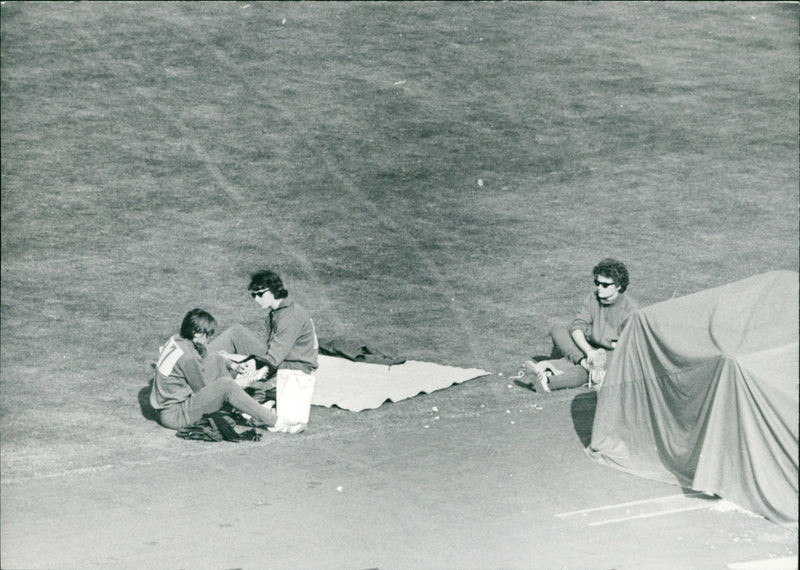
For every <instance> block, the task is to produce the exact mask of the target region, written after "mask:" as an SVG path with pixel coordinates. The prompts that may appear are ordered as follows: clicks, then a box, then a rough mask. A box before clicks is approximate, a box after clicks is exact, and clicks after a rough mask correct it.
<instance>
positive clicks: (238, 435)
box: [175, 412, 261, 443]
mask: <svg viewBox="0 0 800 570" xmlns="http://www.w3.org/2000/svg"><path fill="white" fill-rule="evenodd" d="M236 425H237V422H236V418H235V417H234V416H233V415H232V414H230V413H228V412H214V413H211V414H206V415H204V416H203V417H202V418H201V419H200V420H199V421H198V422H196V423H194V424H192V425H190V426H186V427H185V428H181V429H179V430H178V432H177V433H176V434H175V435H177V436H178V437H180V438H183V439H196V440H200V441H232V442H235V443H238V442H240V441H258V440H260V439H261V434H259V433H258V431H257V430H256V429H255V428H250V429H249V430H246V431H242V432H240V431H237V429H236Z"/></svg>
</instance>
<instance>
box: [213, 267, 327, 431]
mask: <svg viewBox="0 0 800 570" xmlns="http://www.w3.org/2000/svg"><path fill="white" fill-rule="evenodd" d="M247 289H248V291H249V293H250V296H251V297H252V299H253V300H254V301H255V302H256V304H257V305H258V306H259V307H260V308H261V309H263V310H265V311H267V312H268V316H267V323H266V324H267V337H266V339H264V338H263V337H261V336H259V335H257V334H256V333H254V332H252V331H251V330H249V329H247V328H246V327H244V326H242V325H239V324H237V325H233V326H232V327H230V328H228V329H226V330H225V331H223V332H222V333H221V334H220V335H219V336H217V338H215V339H214V340H213V341H212V342H211V343H210V344H209V345H208V351H209V358H208V362H207V364H206V367H207V368H208V369H210V370H212V371H213V372H212V373H226V372H227V373H228V374H231V375H234V374H237V373H239V372H240V371H241V368H240V366H239V363H238V362H239V361H240V360H241V359H242V358H244V357H248V356H252V357H253V358H254V359H255V360H256V362H257V363H258V365H259V366H261V367H262V370H263V369H266V370H267V375H266V382H267V383H269V384H273V383H274V386H275V389H276V410H277V413H278V421H277V423H276V425H275V426H274V427H273V428H271V429H270V431H278V432H286V433H300V432H301V431H303V430H305V429H306V427H307V425H308V418H309V413H310V406H311V404H310V402H311V395H312V394H313V390H314V384H315V378H314V371H315V370H316V369H317V368H318V366H319V363H318V352H319V342H318V341H317V334H316V331H315V330H314V322H313V320H312V319H311V316H310V315H309V313H308V311H307V310H306V309H305V308H304V307H302V306H301V305H300V304H298V303H297V302H295V301H294V299H293V298H291V297H289V291H288V290H287V289H286V288H285V287H284V285H283V281H282V280H281V278H280V277H279V276H278V275H277V274H276V273H275V272H274V271H271V270H268V269H265V270H262V271H257V272H255V273H253V274H252V275H251V276H250V284H249V285H248V287H247Z"/></svg>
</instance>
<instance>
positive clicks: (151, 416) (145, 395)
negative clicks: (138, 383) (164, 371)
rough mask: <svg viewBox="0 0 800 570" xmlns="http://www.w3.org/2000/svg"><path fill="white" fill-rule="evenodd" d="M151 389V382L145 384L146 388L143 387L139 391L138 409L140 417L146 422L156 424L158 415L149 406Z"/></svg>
mask: <svg viewBox="0 0 800 570" xmlns="http://www.w3.org/2000/svg"><path fill="white" fill-rule="evenodd" d="M152 389H153V383H152V381H150V382H148V383H147V386H144V387H143V388H142V389H141V390H139V409H140V410H141V411H142V417H144V418H145V419H147V420H150V421H153V422H156V421H158V413H157V412H156V410H155V409H154V408H153V406H151V405H150V392H151V391H152Z"/></svg>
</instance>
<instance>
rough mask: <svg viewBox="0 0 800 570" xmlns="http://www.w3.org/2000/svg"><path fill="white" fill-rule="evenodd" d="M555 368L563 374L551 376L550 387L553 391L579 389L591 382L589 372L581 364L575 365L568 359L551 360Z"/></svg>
mask: <svg viewBox="0 0 800 570" xmlns="http://www.w3.org/2000/svg"><path fill="white" fill-rule="evenodd" d="M549 362H551V363H552V364H553V366H554V367H555V368H557V369H558V370H561V371H563V372H564V373H563V374H558V375H553V376H550V381H549V382H548V384H547V385H548V386H549V387H550V389H551V390H561V389H563V388H577V387H579V386H583V385H584V384H586V383H587V382H589V371H588V370H586V369H585V368H584V367H583V366H581V365H580V364H573V363H572V361H570V360H569V359H568V358H560V359H559V360H550V361H549Z"/></svg>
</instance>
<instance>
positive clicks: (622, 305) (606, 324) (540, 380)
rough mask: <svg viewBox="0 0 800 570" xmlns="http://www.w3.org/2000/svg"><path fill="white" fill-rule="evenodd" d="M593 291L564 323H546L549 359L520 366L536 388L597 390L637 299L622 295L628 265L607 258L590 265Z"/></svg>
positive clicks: (556, 321) (623, 293)
mask: <svg viewBox="0 0 800 570" xmlns="http://www.w3.org/2000/svg"><path fill="white" fill-rule="evenodd" d="M592 275H593V276H594V290H593V291H592V292H591V293H589V295H588V296H587V297H586V298H585V299H584V301H583V304H582V305H581V308H580V311H578V314H577V315H576V316H575V318H574V319H573V320H572V322H571V323H570V324H569V325H568V324H567V323H565V322H562V321H558V320H551V321H550V322H549V323H548V328H549V332H550V337H551V338H552V340H553V352H552V355H551V356H552V358H554V359H558V360H543V361H541V362H536V361H534V360H528V361H526V362H525V363H524V364H523V365H522V366H523V370H524V374H525V375H530V377H531V380H532V383H533V386H532V387H533V388H534V389H535V390H536V391H537V392H540V393H541V392H550V391H551V390H559V389H562V388H576V387H578V386H583V385H584V384H587V383H588V385H589V387H590V388H594V389H597V388H599V387H600V385H601V384H602V383H603V379H604V377H605V368H606V361H607V359H608V358H610V354H611V351H613V350H614V348H615V347H616V346H617V340H618V339H619V335H620V334H621V333H622V329H623V328H624V327H625V324H626V323H627V322H628V319H629V318H630V316H631V315H632V314H633V313H634V312H635V311H636V310H637V309H638V308H639V303H638V301H636V299H634V298H633V297H631V296H630V295H628V294H626V292H625V291H626V290H627V289H628V284H629V282H630V278H629V275H628V269H627V268H626V267H625V264H623V263H622V262H620V261H617V260H616V259H611V258H606V259H603V260H602V261H600V263H598V264H597V265H595V267H594V268H593V269H592Z"/></svg>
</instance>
